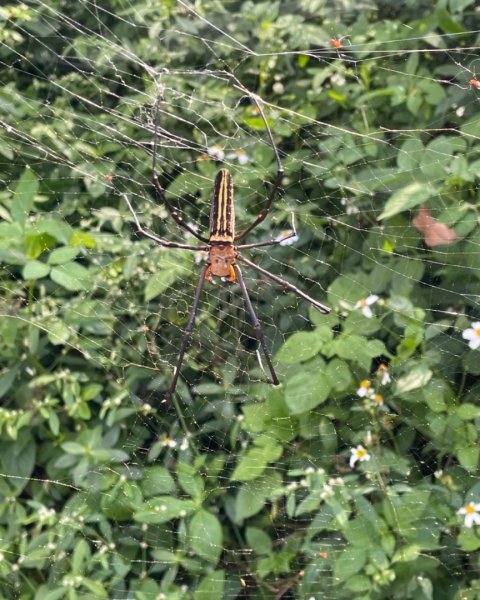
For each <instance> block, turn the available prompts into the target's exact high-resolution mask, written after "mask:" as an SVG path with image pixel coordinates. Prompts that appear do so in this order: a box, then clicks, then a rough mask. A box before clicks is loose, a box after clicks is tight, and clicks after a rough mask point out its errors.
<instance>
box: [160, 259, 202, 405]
mask: <svg viewBox="0 0 480 600" xmlns="http://www.w3.org/2000/svg"><path fill="white" fill-rule="evenodd" d="M207 269H208V265H205V266H204V267H203V269H202V272H201V273H200V281H199V282H198V285H197V291H196V292H195V299H194V301H193V305H192V310H191V312H190V317H189V319H188V323H187V326H186V327H185V330H184V332H183V338H182V346H181V348H180V352H179V353H178V359H177V366H176V367H175V373H174V375H173V379H172V383H171V384H170V387H169V388H168V391H167V392H166V394H165V398H164V399H163V401H162V403H163V402H170V400H171V399H172V396H173V394H174V393H175V389H176V387H177V381H178V377H179V375H180V369H181V368H182V363H183V357H184V356H185V352H186V351H187V347H188V342H189V341H190V336H191V334H192V329H193V326H194V324H195V317H196V315H197V310H198V304H199V302H200V296H201V295H202V291H203V286H204V285H205V274H206V272H207Z"/></svg>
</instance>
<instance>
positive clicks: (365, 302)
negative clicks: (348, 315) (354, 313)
mask: <svg viewBox="0 0 480 600" xmlns="http://www.w3.org/2000/svg"><path fill="white" fill-rule="evenodd" d="M377 300H378V296H377V295H376V294H371V295H370V296H368V298H362V299H361V300H359V301H358V302H357V303H356V304H355V306H354V307H353V308H354V309H361V310H362V313H363V316H364V317H367V319H371V318H372V317H373V313H372V311H371V310H370V306H372V304H375V302H377Z"/></svg>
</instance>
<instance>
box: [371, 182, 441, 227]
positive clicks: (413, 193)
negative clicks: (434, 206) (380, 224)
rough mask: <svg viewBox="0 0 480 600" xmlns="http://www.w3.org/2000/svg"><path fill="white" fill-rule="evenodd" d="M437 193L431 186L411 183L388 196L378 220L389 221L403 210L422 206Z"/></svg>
mask: <svg viewBox="0 0 480 600" xmlns="http://www.w3.org/2000/svg"><path fill="white" fill-rule="evenodd" d="M437 193H438V192H437V190H436V189H435V188H434V187H433V186H432V185H429V184H426V183H422V182H416V183H411V184H410V185H407V186H406V187H403V188H401V189H400V190H397V191H396V192H394V193H393V194H392V195H391V196H390V198H389V199H388V200H387V202H386V204H385V208H384V209H383V212H382V214H381V215H380V216H379V217H378V220H379V221H381V220H382V219H389V218H390V217H393V216H394V215H397V214H398V213H401V212H403V211H404V210H407V209H409V208H413V207H414V206H418V205H419V204H423V203H424V202H425V201H426V200H428V199H429V198H432V197H433V196H435V195H436V194H437Z"/></svg>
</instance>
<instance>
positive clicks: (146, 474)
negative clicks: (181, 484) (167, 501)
mask: <svg viewBox="0 0 480 600" xmlns="http://www.w3.org/2000/svg"><path fill="white" fill-rule="evenodd" d="M141 486H142V490H143V493H144V494H145V496H146V497H147V498H148V497H151V496H159V495H162V494H171V493H172V492H173V491H175V487H176V486H175V480H174V479H173V477H172V476H171V474H170V471H169V470H168V469H166V468H165V467H161V466H160V465H159V466H155V467H147V468H146V469H144V471H143V480H142V483H141Z"/></svg>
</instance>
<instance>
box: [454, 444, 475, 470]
mask: <svg viewBox="0 0 480 600" xmlns="http://www.w3.org/2000/svg"><path fill="white" fill-rule="evenodd" d="M457 457H458V462H459V463H460V464H461V465H462V467H464V468H465V469H467V471H476V470H477V469H478V461H479V458H480V448H478V446H467V447H462V448H458V449H457Z"/></svg>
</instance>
